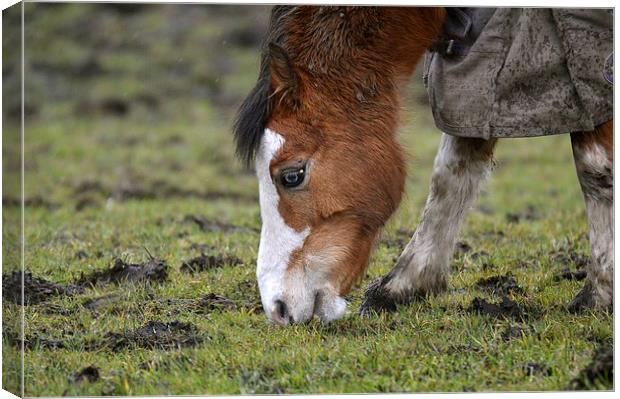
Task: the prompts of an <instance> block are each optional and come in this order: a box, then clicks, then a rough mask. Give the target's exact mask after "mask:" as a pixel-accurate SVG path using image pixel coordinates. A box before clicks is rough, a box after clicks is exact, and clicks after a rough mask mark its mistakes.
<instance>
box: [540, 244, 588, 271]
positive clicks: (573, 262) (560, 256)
mask: <svg viewBox="0 0 620 399" xmlns="http://www.w3.org/2000/svg"><path fill="white" fill-rule="evenodd" d="M549 257H550V259H551V261H552V262H553V263H558V264H560V265H563V266H575V268H577V269H583V268H585V267H586V266H588V264H589V263H590V257H589V256H587V255H584V254H582V253H580V252H578V251H577V250H576V249H575V248H574V246H573V245H572V244H571V243H563V244H562V245H560V246H559V247H558V248H555V249H553V250H552V251H551V252H550V253H549Z"/></svg>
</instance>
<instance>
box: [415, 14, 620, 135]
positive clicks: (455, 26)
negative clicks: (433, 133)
mask: <svg viewBox="0 0 620 399" xmlns="http://www.w3.org/2000/svg"><path fill="white" fill-rule="evenodd" d="M447 11H448V12H447V18H446V22H445V25H444V31H443V35H442V37H441V39H440V40H439V41H438V42H437V43H436V44H435V45H434V46H433V47H432V48H431V49H430V50H429V52H428V53H427V55H426V58H425V65H424V73H423V75H424V83H425V86H426V89H427V93H428V96H429V101H430V104H431V107H432V110H433V117H434V119H435V124H436V125H437V127H438V128H439V129H441V130H442V131H443V132H446V133H448V134H452V135H455V136H461V137H478V138H486V139H488V138H491V137H531V136H544V135H551V134H560V133H570V132H577V131H589V130H593V129H594V128H595V126H598V125H600V124H602V123H605V122H607V121H609V120H611V119H612V118H613V10H611V9H609V10H607V9H560V8H554V9H545V8H498V9H493V8H449V9H448V10H447Z"/></svg>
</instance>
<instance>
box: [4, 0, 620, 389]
mask: <svg viewBox="0 0 620 399" xmlns="http://www.w3.org/2000/svg"><path fill="white" fill-rule="evenodd" d="M29 2H30V1H29ZM48 2H63V1H54V0H52V1H48ZM65 2H69V1H65ZM71 2H83V3H87V2H88V3H90V2H97V1H88V0H86V1H71ZM98 2H104V1H98ZM108 2H118V3H225V4H293V3H294V4H346V5H373V4H380V5H400V6H406V5H429V6H430V5H437V6H455V5H459V6H489V7H498V6H501V7H507V6H513V7H567V8H568V7H607V8H609V7H615V2H614V1H603V0H591V1H583V0H564V1H557V0H555V1H545V2H541V1H533V0H521V1H518V2H510V3H508V4H506V3H505V2H500V1H497V0H495V1H488V0H478V1H470V0H465V1H463V0H460V1H455V0H453V1H445V0H436V1H402V0H400V1H399V0H388V1H385V2H380V3H379V2H377V1H369V0H355V1H351V0H340V1H338V2H332V1H325V0H314V1H300V0H297V1H278V0H275V1H269V2H266V1H254V0H229V1H227V2H218V1H175V0H168V1H162V0H151V1H145V0H138V1H108ZM16 3H17V2H16V1H14V0H0V6H1V8H2V9H3V10H4V9H5V8H7V7H9V6H11V5H13V4H16ZM618 18H619V17H618V14H617V13H615V14H614V26H617V22H618ZM1 30H2V24H1V22H0V43H1V39H2V33H1ZM0 53H1V52H0ZM614 53H615V54H617V53H618V48H617V42H614ZM0 70H1V63H0ZM22 85H23V82H22ZM1 90H2V84H1V83H0V93H1ZM22 98H23V97H22ZM617 104H618V102H617V92H616V91H615V90H614V105H615V106H614V116H615V114H616V112H615V111H616V109H617ZM1 105H2V99H1V96H0V109H1ZM22 106H23V104H22ZM22 115H23V112H22ZM1 127H2V121H1V119H0V130H1ZM22 137H23V136H22ZM615 137H616V135H615V131H614V139H615ZM0 143H1V141H0ZM618 147H619V146H618V145H616V146H614V159H616V160H617V159H618V155H619V153H620V150H619V149H618ZM1 161H2V155H1V153H0V163H1ZM22 162H23V159H22ZM615 165H616V164H615V163H614V168H615ZM22 190H23V185H22ZM617 190H618V188H617V185H614V198H618V197H617V194H618V192H617ZM1 191H2V177H1V176H0V194H1ZM614 208H615V226H614V230H615V231H618V225H619V224H620V222H619V218H618V207H614ZM22 209H23V208H22ZM0 215H1V214H0ZM22 217H23V216H22ZM22 220H23V219H22ZM1 225H2V219H1V218H0V228H1ZM22 227H23V226H22ZM22 234H23V229H22ZM614 241H615V239H614ZM1 243H2V237H1V234H0V244H1ZM619 252H620V249H619V247H618V246H615V248H614V257H615V259H620V257H618V253H619ZM22 256H23V255H22ZM1 261H2V252H1V251H0V264H1ZM617 275H618V272H617V269H616V275H615V277H614V278H615V280H616V281H617ZM0 301H1V299H0ZM615 302H616V303H617V301H615ZM0 303H1V302H0ZM614 312H615V309H614ZM614 314H615V313H614ZM1 318H2V316H1V312H0V322H1V320H2V319H1ZM618 319H619V318H618V317H614V338H615V336H616V334H615V333H616V332H617V331H618V325H619V323H618ZM614 342H616V341H615V340H614ZM616 346H617V345H616ZM0 349H1V342H0ZM614 352H615V356H614V359H615V362H616V364H618V360H619V358H618V349H617V347H616V348H615V349H614ZM0 357H1V352H0ZM616 364H615V365H616ZM614 368H615V369H616V370H615V371H617V367H614ZM614 374H615V377H614V386H615V387H618V373H617V372H615V373H614ZM0 375H1V368H0ZM0 381H1V380H0ZM393 395H398V396H399V397H407V398H408V397H413V396H414V395H415V397H416V398H418V397H419V398H431V397H434V396H436V395H439V394H391V395H390V396H393ZM440 395H441V398H461V397H463V395H467V396H468V397H473V398H477V397H480V398H485V397H488V398H490V397H495V396H497V395H501V397H502V398H510V399H512V398H579V399H581V398H584V399H585V398H591V397H593V396H594V397H597V398H599V397H600V398H608V397H609V398H611V397H615V393H614V392H591V391H587V392H537V393H468V394H462V393H461V394H440ZM612 395H613V396H612ZM284 396H289V395H284ZM303 396H305V397H310V398H325V397H335V396H336V395H303ZM338 396H340V395H338ZM346 396H347V397H349V398H356V399H357V398H360V399H361V398H365V397H368V396H369V395H368V394H367V395H346ZM372 396H373V397H380V398H384V397H385V398H386V397H388V395H372ZM14 397H15V396H14V395H12V394H10V393H8V392H7V391H4V390H2V391H0V399H3V398H14ZM199 397H206V396H199ZM218 397H219V398H231V399H232V398H238V396H218ZM150 398H168V396H150Z"/></svg>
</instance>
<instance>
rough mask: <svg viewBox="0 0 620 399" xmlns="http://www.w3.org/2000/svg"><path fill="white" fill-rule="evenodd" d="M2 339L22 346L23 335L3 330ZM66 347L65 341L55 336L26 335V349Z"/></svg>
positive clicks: (19, 346) (15, 345)
mask: <svg viewBox="0 0 620 399" xmlns="http://www.w3.org/2000/svg"><path fill="white" fill-rule="evenodd" d="M2 339H3V340H4V341H5V342H7V343H8V344H10V345H12V346H14V347H16V348H21V346H22V339H21V336H20V335H19V334H18V333H16V332H13V331H3V332H2ZM64 347H65V343H64V341H61V340H59V339H55V338H48V337H43V336H38V335H33V336H26V337H24V349H33V348H38V349H62V348H64Z"/></svg>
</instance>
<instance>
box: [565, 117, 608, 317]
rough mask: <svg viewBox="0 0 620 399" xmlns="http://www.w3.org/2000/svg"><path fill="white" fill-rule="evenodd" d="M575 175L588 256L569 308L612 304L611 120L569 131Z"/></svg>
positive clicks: (577, 308) (571, 309)
mask: <svg viewBox="0 0 620 399" xmlns="http://www.w3.org/2000/svg"><path fill="white" fill-rule="evenodd" d="M571 142H572V145H573V157H574V159H575V167H576V169H577V177H578V178H579V183H580V184H581V191H582V192H583V196H584V199H585V203H586V213H587V215H588V225H589V228H590V232H589V235H588V238H589V240H590V255H591V260H590V263H589V265H588V269H587V272H588V274H587V281H586V284H585V286H584V288H583V289H582V290H581V292H580V293H579V294H577V297H576V298H575V299H574V300H573V301H572V302H571V303H570V305H569V310H570V311H572V312H575V311H579V310H581V309H583V308H591V307H600V308H610V309H611V308H612V305H613V284H614V280H613V279H614V208H613V205H614V204H613V200H614V157H613V121H609V122H607V123H605V124H603V125H601V126H599V127H598V128H596V129H595V130H594V131H592V132H583V133H573V134H571Z"/></svg>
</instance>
